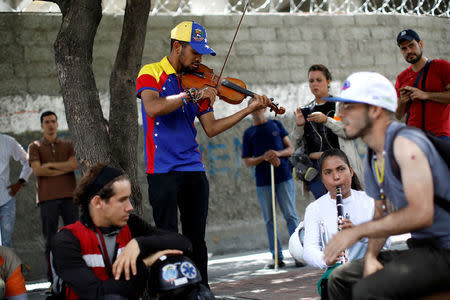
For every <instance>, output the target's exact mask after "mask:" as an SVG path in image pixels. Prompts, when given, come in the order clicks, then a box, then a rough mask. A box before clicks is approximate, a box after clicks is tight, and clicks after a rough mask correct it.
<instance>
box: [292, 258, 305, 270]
mask: <svg viewBox="0 0 450 300" xmlns="http://www.w3.org/2000/svg"><path fill="white" fill-rule="evenodd" d="M294 262H295V266H296V267H297V268H301V267H304V266H306V264H305V263H304V262H301V261H298V260H296V259H294Z"/></svg>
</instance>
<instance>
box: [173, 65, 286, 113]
mask: <svg viewBox="0 0 450 300" xmlns="http://www.w3.org/2000/svg"><path fill="white" fill-rule="evenodd" d="M180 80H181V86H182V87H183V89H185V90H187V89H190V88H197V89H200V88H202V87H204V86H211V87H213V88H215V89H217V94H218V96H219V99H221V100H223V101H225V102H227V103H230V104H239V103H241V102H242V101H243V100H244V99H245V97H247V96H249V97H253V96H254V95H255V93H253V92H251V91H249V90H247V86H246V85H245V83H244V82H243V81H242V80H240V79H237V78H231V77H226V78H222V77H220V76H217V75H216V74H214V70H213V69H210V68H208V67H207V66H205V65H203V64H200V66H199V67H198V68H197V69H196V70H195V71H193V72H190V73H183V74H181V76H180ZM270 100H271V103H270V104H269V107H270V111H274V112H275V114H276V115H277V114H279V115H282V114H284V113H285V112H286V109H285V108H284V107H281V106H280V107H278V104H277V103H274V102H273V101H274V99H273V98H270Z"/></svg>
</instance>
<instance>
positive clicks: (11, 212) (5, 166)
mask: <svg viewBox="0 0 450 300" xmlns="http://www.w3.org/2000/svg"><path fill="white" fill-rule="evenodd" d="M0 145H2V146H1V147H0V234H1V237H2V239H1V242H2V245H3V246H6V247H11V239H12V234H13V232H14V223H15V219H16V199H15V198H14V197H15V196H16V194H17V192H19V191H20V189H21V188H22V187H23V186H24V184H25V182H26V181H27V180H28V178H30V175H31V173H32V172H33V171H32V169H31V168H30V166H29V164H28V154H27V153H26V152H25V150H23V148H22V146H21V145H20V144H19V143H18V142H17V141H16V140H15V139H14V138H12V137H10V136H8V135H5V134H0ZM11 158H13V159H14V160H15V161H19V162H20V163H21V164H22V171H21V172H20V175H19V179H18V180H17V181H16V182H15V183H14V184H10V181H9V161H10V159H11Z"/></svg>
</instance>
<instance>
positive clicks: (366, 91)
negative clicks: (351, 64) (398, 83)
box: [323, 72, 397, 112]
mask: <svg viewBox="0 0 450 300" xmlns="http://www.w3.org/2000/svg"><path fill="white" fill-rule="evenodd" d="M323 99H324V100H327V101H339V102H356V103H367V104H369V105H373V106H379V107H382V108H385V109H387V110H389V111H392V112H395V111H396V110H397V92H396V91H395V88H394V86H393V85H392V83H391V82H390V81H389V80H388V79H387V78H386V77H384V76H383V75H381V74H378V73H376V72H357V73H353V74H352V75H350V76H348V77H347V80H345V82H344V86H343V87H342V92H341V95H340V97H326V98H323Z"/></svg>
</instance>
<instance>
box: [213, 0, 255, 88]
mask: <svg viewBox="0 0 450 300" xmlns="http://www.w3.org/2000/svg"><path fill="white" fill-rule="evenodd" d="M249 2H250V0H247V3H246V4H245V6H244V11H243V12H242V16H241V19H240V20H239V24H238V26H237V28H236V32H235V33H234V37H233V40H232V41H231V45H230V48H229V49H228V53H227V56H226V57H225V61H224V63H223V66H222V70H220V74H219V79H220V78H222V74H223V71H224V70H225V66H226V65H227V62H228V58H229V57H230V53H231V49H232V48H233V45H234V41H235V40H236V36H237V34H238V32H239V29H240V28H241V24H242V20H243V19H244V16H245V12H246V11H247V7H248V3H249ZM218 85H219V80H217V83H216V86H215V88H217V86H218Z"/></svg>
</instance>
